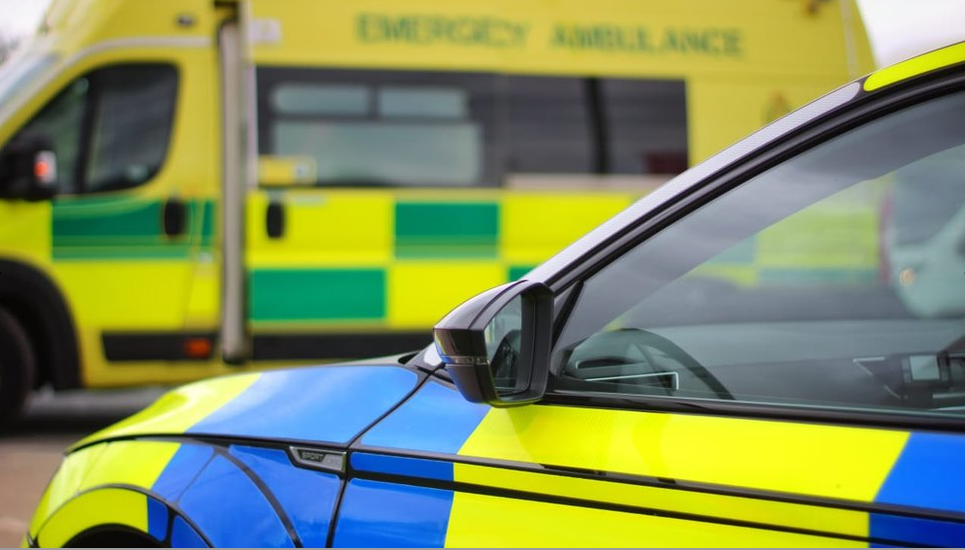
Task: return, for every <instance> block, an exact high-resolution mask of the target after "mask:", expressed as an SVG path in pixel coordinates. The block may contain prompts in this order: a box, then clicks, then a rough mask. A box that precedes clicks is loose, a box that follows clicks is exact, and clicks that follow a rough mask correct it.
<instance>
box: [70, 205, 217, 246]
mask: <svg viewBox="0 0 965 550" xmlns="http://www.w3.org/2000/svg"><path fill="white" fill-rule="evenodd" d="M163 204H164V202H163V201H161V200H142V199H131V198H111V199H104V198H96V197H95V198H77V199H73V200H61V201H56V202H54V204H53V214H52V220H51V241H52V242H51V244H52V253H51V255H52V257H53V259H55V260H97V259H104V260H123V259H128V258H129V259H132V260H146V259H181V258H189V257H190V255H191V243H192V242H193V243H195V244H197V243H198V242H200V244H201V246H202V247H205V248H207V247H210V246H211V241H212V234H213V226H214V202H213V201H211V200H201V199H199V200H191V201H187V209H188V211H187V216H188V219H187V222H188V227H187V228H186V235H183V236H178V237H174V238H169V237H167V236H165V235H164V233H163V219H162V212H163ZM199 224H200V228H201V232H200V235H198V230H197V228H198V227H199Z"/></svg>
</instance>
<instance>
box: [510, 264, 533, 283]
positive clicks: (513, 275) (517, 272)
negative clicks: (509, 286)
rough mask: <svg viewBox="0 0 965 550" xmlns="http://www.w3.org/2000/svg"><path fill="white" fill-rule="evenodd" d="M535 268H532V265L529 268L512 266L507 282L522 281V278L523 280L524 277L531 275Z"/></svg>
mask: <svg viewBox="0 0 965 550" xmlns="http://www.w3.org/2000/svg"><path fill="white" fill-rule="evenodd" d="M533 267H534V266H531V265H527V266H518V265H514V266H510V268H509V275H508V277H509V278H508V279H506V280H507V281H515V280H517V279H520V278H522V276H523V275H526V274H527V273H529V272H530V270H532V269H533Z"/></svg>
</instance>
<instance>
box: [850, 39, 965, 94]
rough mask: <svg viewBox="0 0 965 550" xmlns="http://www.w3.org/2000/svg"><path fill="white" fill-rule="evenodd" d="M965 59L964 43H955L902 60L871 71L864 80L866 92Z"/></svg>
mask: <svg viewBox="0 0 965 550" xmlns="http://www.w3.org/2000/svg"><path fill="white" fill-rule="evenodd" d="M962 61H965V43H959V44H955V45H953V46H948V47H947V48H942V49H940V50H935V51H933V52H928V53H926V54H922V55H919V56H917V57H913V58H911V59H908V60H906V61H902V62H901V63H898V64H896V65H892V66H890V67H886V68H884V69H881V70H880V71H877V72H875V73H872V74H871V76H869V77H868V78H867V79H865V81H864V89H865V91H866V92H870V91H873V90H877V89H879V88H883V87H885V86H888V85H890V84H894V83H896V82H901V81H902V80H905V79H908V78H911V77H914V76H918V75H920V74H924V73H927V72H928V71H934V70H936V69H941V68H942V67H947V66H948V65H951V64H953V63H960V62H962Z"/></svg>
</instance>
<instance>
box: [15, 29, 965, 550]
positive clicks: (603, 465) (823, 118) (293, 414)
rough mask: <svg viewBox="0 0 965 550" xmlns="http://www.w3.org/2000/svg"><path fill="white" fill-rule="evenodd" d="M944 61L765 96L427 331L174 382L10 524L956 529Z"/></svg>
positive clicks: (962, 441) (486, 538)
mask: <svg viewBox="0 0 965 550" xmlns="http://www.w3.org/2000/svg"><path fill="white" fill-rule="evenodd" d="M963 62H965V44H959V45H954V46H951V47H948V48H945V49H942V50H937V51H934V52H931V53H928V54H925V55H923V56H920V57H917V58H914V59H911V60H908V61H905V62H902V63H900V64H898V65H895V66H892V67H890V68H886V69H883V70H880V71H878V72H876V73H873V74H871V75H870V76H868V77H866V78H864V79H861V80H859V81H856V82H853V83H850V84H848V85H845V86H843V87H841V88H839V89H837V90H835V91H833V92H831V93H829V94H828V95H826V96H824V97H822V98H820V99H818V100H816V101H814V102H813V103H811V104H809V105H807V106H805V107H804V108H802V109H800V110H798V111H796V112H794V113H792V114H790V115H788V116H786V117H784V118H783V119H780V120H778V121H777V122H775V123H773V124H772V125H770V126H768V127H766V128H764V129H762V130H760V131H759V132H757V133H755V134H753V135H751V136H750V137H748V138H746V139H745V140H743V141H741V142H739V143H737V144H735V145H734V146H732V147H730V148H729V149H726V150H725V151H723V152H721V153H720V154H718V155H717V156H715V157H713V158H711V159H709V160H707V161H705V162H703V163H702V164H700V165H698V166H696V167H694V168H693V169H691V170H689V171H688V172H686V173H684V174H683V175H681V176H679V177H678V178H676V179H674V180H673V181H671V182H670V183H668V184H666V185H664V186H663V187H661V188H659V189H658V190H657V191H655V192H654V193H652V194H650V195H648V196H646V197H645V198H643V199H642V200H640V201H639V202H638V203H636V204H635V205H633V206H631V207H630V208H629V209H627V210H625V211H624V212H622V213H620V214H618V215H617V216H616V217H614V218H612V219H611V220H609V221H608V222H606V223H605V224H603V225H602V226H600V227H599V228H597V229H595V230H593V231H592V232H590V233H589V234H587V235H586V236H584V237H583V238H581V239H580V240H578V241H577V242H575V243H574V244H572V245H571V246H569V247H568V248H566V249H564V250H563V251H562V252H560V253H559V254H557V255H556V256H555V257H553V258H551V259H550V260H549V261H547V262H546V263H544V264H542V265H540V266H538V267H537V268H535V269H534V270H532V271H531V272H530V273H528V274H527V275H526V276H524V277H523V278H522V279H520V280H519V281H516V282H513V283H509V284H506V285H503V286H501V287H498V288H495V289H493V290H490V291H488V292H485V293H483V294H480V295H479V296H477V297H475V298H473V299H471V300H469V301H468V302H466V303H464V304H463V305H461V306H459V307H458V308H456V309H455V310H453V311H452V312H451V313H450V314H449V315H447V316H446V317H445V318H444V319H442V320H441V321H440V322H439V323H438V325H437V326H436V328H435V330H434V339H435V341H434V344H433V345H430V346H429V347H427V348H426V349H424V350H422V351H420V352H418V353H413V354H410V355H405V356H400V357H388V358H381V359H373V360H370V361H365V362H358V363H353V364H346V365H336V366H320V367H314V368H304V369H293V370H280V371H273V372H266V373H245V374H238V375H234V376H227V377H222V378H217V379H213V380H209V381H205V382H199V383H195V384H191V385H188V386H184V387H182V388H180V389H177V390H174V391H172V392H170V393H169V394H167V395H165V396H164V397H162V398H161V399H159V400H158V401H157V402H156V403H154V404H153V405H152V406H150V407H149V408H147V409H146V410H144V411H142V412H140V413H138V414H136V415H135V416H133V417H131V418H129V419H127V420H124V421H122V422H120V423H119V424H117V425H115V426H113V427H110V428H108V429H106V430H104V431H102V432H100V433H98V434H95V435H93V436H90V437H89V438H87V439H84V440H82V441H80V442H79V443H77V444H76V445H74V446H73V448H72V449H71V450H70V452H69V454H68V455H67V457H66V458H65V460H64V463H63V465H62V466H61V468H60V470H59V471H58V473H57V474H56V476H55V477H54V478H53V480H52V481H51V483H50V485H49V487H48V489H47V491H46V493H45V494H44V496H43V499H42V500H41V502H40V504H39V506H38V508H37V511H36V514H35V516H34V519H33V523H32V524H31V526H30V528H29V533H28V534H27V536H26V537H25V543H27V544H29V545H32V546H64V545H86V546H109V545H117V544H120V545H124V546H154V545H159V546H168V545H170V546H282V547H284V546H315V547H321V546H351V547H389V546H422V547H429V546H473V547H486V546H517V547H521V546H634V547H637V546H671V545H672V546H735V545H736V546H809V547H817V546H821V547H827V546H868V545H876V546H877V545H898V546H908V545H912V546H913V545H923V546H942V545H948V546H962V545H965V475H963V472H965V434H963V433H962V430H963V428H965V300H963V297H965V269H963V268H962V261H961V260H962V256H963V254H965V251H963V250H965V247H963V246H961V243H962V240H963V233H962V231H961V227H962V224H961V223H958V221H957V220H960V219H962V217H963V215H965V214H963V212H962V208H963V205H962V198H963V197H965V193H963V192H962V191H963V189H965V177H963V174H965V65H963ZM909 174H917V176H916V177H907V176H908V175H909ZM922 174H925V175H926V176H922ZM934 178H944V179H940V180H936V179H934ZM936 189H943V190H949V191H948V192H947V193H945V194H943V195H941V196H942V197H945V198H944V199H943V200H934V198H935V197H934V193H935V192H936V191H935V190H936ZM899 218H900V219H899ZM560 223H566V221H565V220H560ZM949 243H951V244H949ZM956 244H957V246H956ZM936 281H937V282H936Z"/></svg>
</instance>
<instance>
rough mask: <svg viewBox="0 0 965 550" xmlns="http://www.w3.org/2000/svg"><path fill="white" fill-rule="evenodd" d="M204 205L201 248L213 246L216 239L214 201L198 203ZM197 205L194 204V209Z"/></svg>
mask: <svg viewBox="0 0 965 550" xmlns="http://www.w3.org/2000/svg"><path fill="white" fill-rule="evenodd" d="M197 202H200V203H203V209H202V213H201V215H202V218H201V246H203V247H205V248H207V247H210V246H211V241H212V239H213V238H214V221H215V220H214V201H197ZM194 206H195V205H194V204H192V207H194Z"/></svg>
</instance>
